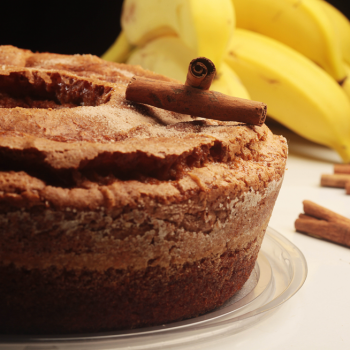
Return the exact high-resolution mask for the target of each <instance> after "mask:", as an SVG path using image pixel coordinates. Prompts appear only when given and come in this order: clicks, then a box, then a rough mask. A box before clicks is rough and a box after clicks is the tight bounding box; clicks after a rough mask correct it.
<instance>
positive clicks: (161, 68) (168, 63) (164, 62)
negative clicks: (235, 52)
mask: <svg viewBox="0 0 350 350" xmlns="http://www.w3.org/2000/svg"><path fill="white" fill-rule="evenodd" d="M195 57H196V53H195V52H194V50H192V49H190V48H189V47H188V46H186V45H185V44H184V43H183V42H182V41H181V40H180V38H177V37H171V36H170V37H161V38H159V39H155V40H152V41H151V42H149V43H148V44H146V45H145V46H144V47H142V48H138V49H136V50H135V51H134V52H133V53H132V54H131V56H130V58H129V60H128V61H127V63H129V64H139V65H141V66H142V67H143V68H145V69H149V70H151V71H153V72H156V73H159V74H163V75H166V76H168V77H170V78H174V79H177V80H179V81H180V82H181V83H184V82H185V80H186V76H187V71H188V65H189V63H190V62H191V60H192V59H193V58H195ZM210 89H211V90H214V91H219V92H221V93H224V94H226V95H233V96H237V97H242V98H246V99H249V94H248V92H247V90H246V89H245V87H244V86H243V85H242V83H241V82H240V80H239V78H238V77H237V75H236V74H235V73H234V72H233V71H232V69H231V68H230V67H229V66H228V65H227V64H226V63H224V62H223V63H222V65H221V68H220V70H218V73H217V77H216V78H215V79H214V81H213V83H212V85H211V87H210Z"/></svg>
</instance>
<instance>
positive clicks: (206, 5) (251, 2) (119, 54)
mask: <svg viewBox="0 0 350 350" xmlns="http://www.w3.org/2000/svg"><path fill="white" fill-rule="evenodd" d="M232 5H233V6H232ZM122 27H123V32H122V34H121V35H120V37H119V38H118V39H117V41H116V43H115V44H114V45H113V46H112V47H111V49H110V50H109V51H108V52H107V53H106V54H105V56H104V58H106V59H109V60H114V61H119V62H123V61H124V62H125V61H126V62H128V63H131V64H140V65H141V66H143V67H144V68H148V69H151V70H153V71H155V72H157V73H161V74H164V75H168V76H170V77H173V78H176V79H178V80H180V81H185V77H186V73H187V69H188V63H189V62H190V61H191V59H193V58H194V57H198V56H206V57H208V58H210V59H211V60H212V61H213V62H214V64H215V65H216V67H217V69H218V71H219V75H218V77H219V78H218V79H217V80H215V81H214V83H213V84H212V87H211V89H213V90H217V91H220V92H223V93H226V94H230V95H233V96H239V97H245V98H249V96H250V97H251V98H252V99H254V100H258V101H263V102H265V103H267V105H268V114H269V115H270V116H271V117H273V118H274V119H276V120H277V121H279V122H280V123H282V124H284V125H286V126H287V127H289V128H290V129H292V130H294V131H295V132H297V133H299V134H300V135H302V136H304V137H306V138H308V139H310V140H312V141H315V142H317V143H321V144H324V145H327V146H329V147H332V148H334V149H335V150H336V151H337V152H338V153H339V154H340V155H341V157H342V158H343V160H344V161H345V162H350V23H349V21H348V20H347V18H346V17H345V16H344V15H343V14H342V13H341V12H339V11H338V10H336V9H335V8H334V7H332V6H331V5H330V4H328V3H327V2H325V1H323V0H303V1H301V0H216V1H212V0H147V1H145V0H125V1H124V9H123V15H122ZM347 77H348V78H347ZM242 83H243V85H242ZM247 91H248V93H249V95H248V93H247Z"/></svg>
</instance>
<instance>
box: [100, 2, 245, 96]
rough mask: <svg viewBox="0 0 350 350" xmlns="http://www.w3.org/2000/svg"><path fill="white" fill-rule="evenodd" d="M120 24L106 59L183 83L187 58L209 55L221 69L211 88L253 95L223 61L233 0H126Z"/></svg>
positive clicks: (230, 31)
mask: <svg viewBox="0 0 350 350" xmlns="http://www.w3.org/2000/svg"><path fill="white" fill-rule="evenodd" d="M121 24H122V28H123V31H122V33H121V34H120V36H119V37H118V38H117V40H116V42H115V43H114V44H113V45H112V46H111V48H110V49H109V50H108V51H107V52H106V53H105V55H104V56H103V58H104V59H106V60H109V61H115V62H128V63H130V64H139V65H141V66H142V67H144V68H146V69H150V70H152V71H154V72H156V73H160V74H163V75H166V76H169V77H171V78H174V79H177V80H179V81H181V82H185V80H186V75H187V70H188V64H189V62H190V61H191V60H192V59H193V58H195V57H199V56H205V57H208V58H209V59H211V60H212V61H213V63H214V64H215V66H216V69H217V72H218V74H217V77H216V79H215V81H214V82H213V84H212V89H213V90H216V91H219V92H222V93H224V94H228V95H234V96H237V97H242V98H247V99H249V98H250V97H249V94H248V92H247V90H246V88H245V87H244V86H243V85H242V83H241V82H240V80H239V78H238V77H237V75H236V74H235V72H234V71H233V70H232V69H231V68H230V67H229V66H228V65H227V64H226V63H224V62H223V60H224V57H225V54H226V52H227V47H228V44H229V42H230V39H231V37H232V34H233V32H234V28H235V15H234V9H233V6H232V2H231V0H216V1H213V0H147V1H145V0H125V1H124V3H123V14H122V18H121Z"/></svg>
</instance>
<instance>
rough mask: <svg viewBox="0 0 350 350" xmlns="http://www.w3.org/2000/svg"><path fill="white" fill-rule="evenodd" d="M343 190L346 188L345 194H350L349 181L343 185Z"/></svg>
mask: <svg viewBox="0 0 350 350" xmlns="http://www.w3.org/2000/svg"><path fill="white" fill-rule="evenodd" d="M345 190H346V194H350V181H348V182H347V183H346V185H345Z"/></svg>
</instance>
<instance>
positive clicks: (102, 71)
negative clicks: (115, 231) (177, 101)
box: [0, 46, 287, 209]
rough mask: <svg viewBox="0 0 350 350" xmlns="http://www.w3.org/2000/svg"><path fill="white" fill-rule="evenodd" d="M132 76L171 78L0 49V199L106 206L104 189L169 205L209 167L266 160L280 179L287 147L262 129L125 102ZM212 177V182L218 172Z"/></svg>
mask: <svg viewBox="0 0 350 350" xmlns="http://www.w3.org/2000/svg"><path fill="white" fill-rule="evenodd" d="M135 74H136V75H140V76H146V77H149V78H152V79H158V80H163V81H173V80H171V79H169V78H166V77H164V76H161V75H158V74H155V73H152V72H150V71H146V70H143V69H142V68H141V67H139V66H130V65H126V64H117V63H112V62H106V61H103V60H102V59H100V58H98V57H95V56H92V55H74V56H68V55H59V54H50V53H32V52H31V51H29V50H22V49H18V48H15V47H13V46H1V47H0V107H1V108H0V203H3V204H2V205H3V206H4V207H5V206H6V207H8V204H9V203H10V207H11V206H15V207H18V206H21V207H23V206H24V207H26V206H33V205H47V203H49V205H52V206H58V207H61V206H66V205H69V206H72V207H77V208H80V209H83V208H92V207H94V206H96V205H99V206H100V205H102V206H104V205H106V206H108V205H110V204H108V203H109V202H108V198H107V199H106V196H107V197H108V195H106V194H103V193H104V190H103V189H102V188H105V190H106V191H107V189H108V186H114V187H115V186H117V187H118V186H119V187H120V186H121V187H123V188H129V190H130V191H131V192H133V193H136V192H137V191H139V192H138V193H140V189H141V188H142V189H143V191H146V192H147V193H148V194H150V195H151V197H152V196H156V197H157V198H158V199H159V200H166V198H168V199H169V198H173V199H174V195H175V194H176V196H178V197H179V196H180V193H182V195H189V193H190V192H191V191H192V192H193V191H194V192H196V191H197V192H198V191H201V190H203V189H205V188H206V186H207V185H206V182H205V181H204V180H203V179H204V178H205V177H207V176H208V174H209V173H210V172H207V173H206V174H205V173H204V172H203V174H202V175H198V174H197V175H194V173H195V172H198V171H199V170H200V169H204V168H207V167H208V166H209V165H210V164H212V166H214V167H215V165H217V164H219V165H220V166H223V167H226V168H227V169H228V168H230V169H233V168H236V174H235V175H234V176H236V177H240V176H241V175H242V174H240V171H243V173H244V172H246V173H247V171H248V173H249V171H251V172H252V173H254V174H255V170H254V171H253V170H249V169H248V168H249V167H250V168H251V169H253V168H254V167H255V166H257V165H259V166H264V164H265V165H266V166H267V168H271V169H270V170H269V176H268V177H269V179H270V180H273V179H278V178H280V177H281V176H282V174H283V171H284V163H285V159H286V155H287V148H286V142H285V140H284V139H283V138H281V137H276V136H273V135H272V134H271V132H270V131H269V129H268V128H267V127H266V126H265V125H263V126H262V127H258V126H249V125H242V124H240V123H236V122H219V121H215V120H204V119H202V118H193V117H191V116H189V115H182V114H178V113H174V112H169V111H165V110H162V109H158V108H156V107H152V106H148V105H142V104H137V103H133V102H130V101H127V100H126V99H125V89H126V86H127V84H128V82H129V80H130V78H131V77H132V76H133V75H135ZM281 160H282V162H281ZM239 164H241V165H239ZM267 164H269V165H267ZM248 165H249V166H248ZM241 166H242V167H241ZM240 167H241V169H240ZM273 167H274V168H275V169H274V170H273V169H272V168H273ZM219 168H220V167H219ZM219 168H217V169H219ZM196 169H197V170H196ZM247 169H248V170H247ZM272 170H273V171H272ZM216 171H218V174H217V176H216V177H215V172H214V174H213V176H214V179H212V180H211V182H212V183H215V179H218V181H220V180H219V179H221V178H222V176H224V175H223V174H219V173H220V171H219V170H216ZM9 173H11V174H12V175H11V176H10V177H9ZM14 174H16V176H14ZM230 176H233V175H232V174H231V175H230ZM246 176H247V174H246ZM254 176H255V175H254ZM201 178H203V179H201ZM11 179H12V180H11ZM186 179H187V180H186ZM202 180H203V181H204V182H203V181H202ZM181 181H182V182H186V181H187V182H190V183H191V186H189V188H188V191H187V192H186V191H183V190H179V188H181V186H180V183H181ZM206 181H207V180H206ZM208 181H209V180H208ZM9 183H12V184H9ZM159 185H161V186H160V187H159ZM33 186H34V187H33ZM38 186H39V187H38ZM156 186H158V188H162V192H159V190H156ZM244 186H245V187H246V188H247V189H248V188H249V186H248V185H244ZM256 186H258V187H259V186H264V182H263V183H262V184H256ZM37 187H38V188H37ZM145 189H147V190H145ZM72 191H73V192H74V191H78V192H79V196H74V195H72V193H73V192H72ZM94 191H95V192H94ZM108 191H110V189H109V190H108ZM108 191H107V192H108ZM152 191H153V192H152ZM141 192H142V191H141ZM24 193H27V194H26V195H28V196H29V194H28V193H31V194H32V195H31V196H29V197H28V198H26V197H25V195H24ZM43 193H46V194H45V195H44V194H43ZM48 193H50V195H49V194H48ZM52 193H55V194H54V195H53V194H52ZM152 193H153V194H152ZM186 193H187V194H186ZM34 194H35V195H34ZM192 194H193V193H192ZM109 195H110V194H109ZM135 195H136V194H135ZM136 196H139V197H140V196H141V195H140V194H138V195H136ZM176 196H175V197H176ZM15 197H16V198H17V199H14V198H15ZM34 197H35V198H36V197H38V200H34ZM78 197H79V199H78ZM128 197H129V202H130V203H131V202H133V201H134V199H135V198H134V199H132V196H130V195H128ZM97 198H100V199H99V200H97ZM161 198H163V199H161ZM177 200H178V199H177ZM112 202H113V201H112ZM127 202H128V201H127ZM45 203H46V204H45ZM97 203H99V204H97ZM106 203H107V204H106ZM113 203H114V205H115V200H114V202H113ZM0 205H1V204H0Z"/></svg>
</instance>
